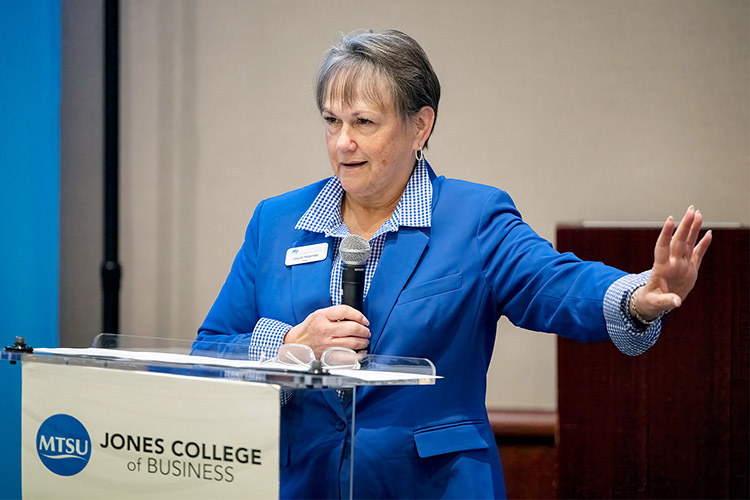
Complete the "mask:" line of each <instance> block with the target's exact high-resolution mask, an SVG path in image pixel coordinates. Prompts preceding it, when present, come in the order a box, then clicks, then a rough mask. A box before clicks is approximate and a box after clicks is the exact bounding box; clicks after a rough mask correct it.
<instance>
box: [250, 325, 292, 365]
mask: <svg viewBox="0 0 750 500" xmlns="http://www.w3.org/2000/svg"><path fill="white" fill-rule="evenodd" d="M291 329H292V325H288V324H286V323H284V322H283V321H278V320H275V319H270V318H260V319H259V320H258V322H257V323H256V324H255V328H253V335H252V337H250V345H249V346H248V350H247V354H248V358H249V359H250V360H252V361H264V360H266V359H271V358H275V357H276V354H277V353H278V352H279V347H281V344H282V343H283V342H284V335H286V332H288V331H289V330H291Z"/></svg>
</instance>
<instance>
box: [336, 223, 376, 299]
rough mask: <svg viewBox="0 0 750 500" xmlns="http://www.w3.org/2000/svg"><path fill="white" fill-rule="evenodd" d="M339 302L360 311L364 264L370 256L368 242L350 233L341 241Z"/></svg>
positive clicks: (363, 290) (363, 285)
mask: <svg viewBox="0 0 750 500" xmlns="http://www.w3.org/2000/svg"><path fill="white" fill-rule="evenodd" d="M339 252H341V263H342V265H341V303H342V304H345V305H347V306H351V307H353V308H354V309H356V310H357V311H359V312H363V311H362V305H363V302H364V294H365V264H367V259H369V258H370V243H369V242H368V241H367V240H366V239H364V238H363V237H361V236H357V235H356V234H350V235H349V236H347V237H346V238H344V239H343V241H342V242H341V246H340V247H339Z"/></svg>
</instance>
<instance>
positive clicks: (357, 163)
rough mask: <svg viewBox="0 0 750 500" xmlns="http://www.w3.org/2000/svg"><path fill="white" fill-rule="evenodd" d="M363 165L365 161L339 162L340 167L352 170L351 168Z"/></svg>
mask: <svg viewBox="0 0 750 500" xmlns="http://www.w3.org/2000/svg"><path fill="white" fill-rule="evenodd" d="M365 163H367V162H366V161H348V162H341V166H342V167H349V168H353V167H361V166H362V165H364V164H365Z"/></svg>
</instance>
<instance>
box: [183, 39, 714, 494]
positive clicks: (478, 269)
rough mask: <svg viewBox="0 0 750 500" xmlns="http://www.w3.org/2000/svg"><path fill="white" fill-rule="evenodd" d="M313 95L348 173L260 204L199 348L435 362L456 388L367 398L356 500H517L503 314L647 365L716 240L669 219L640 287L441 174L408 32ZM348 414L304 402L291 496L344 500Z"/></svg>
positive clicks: (434, 90)
mask: <svg viewBox="0 0 750 500" xmlns="http://www.w3.org/2000/svg"><path fill="white" fill-rule="evenodd" d="M316 98H317V103H318V107H319V109H320V112H321V116H322V118H323V120H324V122H325V126H326V143H327V146H328V155H329V159H330V162H331V167H332V169H333V173H334V176H333V177H331V178H330V179H327V180H324V181H321V182H318V183H316V184H313V185H311V186H307V187H304V188H302V189H299V190H297V191H293V192H290V193H287V194H285V195H282V196H279V197H276V198H272V199H269V200H265V201H263V202H261V203H260V204H259V205H258V207H257V208H256V210H255V213H254V215H253V217H252V220H251V221H250V224H249V226H248V229H247V233H246V238H245V242H244V245H243V247H242V249H241V250H240V252H239V254H238V256H237V258H236V259H235V262H234V265H233V267H232V271H231V272H230V274H229V277H228V278H227V282H226V283H225V285H224V287H223V288H222V290H221V293H220V295H219V297H218V298H217V300H216V303H215V304H214V306H213V307H212V309H211V311H210V312H209V314H208V317H207V318H206V321H205V322H204V324H203V325H202V327H201V329H200V331H199V335H198V339H199V340H206V341H217V342H230V343H235V344H238V345H240V346H249V347H250V350H251V352H255V353H256V354H263V355H266V356H268V355H274V353H275V352H276V351H277V350H278V348H279V346H280V345H281V344H282V343H301V344H306V345H308V346H310V347H312V349H313V350H314V351H315V353H316V355H317V356H319V355H320V354H321V352H322V351H323V350H325V349H326V348H328V347H332V346H341V347H348V348H350V349H354V350H358V351H363V350H366V351H367V352H369V353H374V354H384V355H398V356H412V357H425V358H428V359H430V360H432V361H433V362H434V363H435V366H436V368H437V372H438V374H439V375H442V376H443V377H444V379H442V380H440V381H438V382H437V383H436V384H435V385H434V386H407V387H398V388H365V389H364V390H361V391H358V394H357V401H356V405H357V406H356V407H357V426H356V432H357V434H356V454H355V455H356V461H355V490H354V491H355V496H359V497H373V498H380V497H409V498H420V497H424V498H437V497H460V498H480V497H503V496H504V495H505V490H504V486H503V479H502V472H501V468H500V461H499V457H498V454H497V448H496V446H495V441H494V437H493V435H492V432H491V429H490V426H489V423H488V420H487V414H486V410H485V389H486V386H485V380H486V371H487V367H488V365H489V362H490V356H491V353H492V349H493V345H494V338H495V331H496V323H497V321H498V319H499V317H500V316H501V315H505V316H507V317H508V318H509V319H510V320H511V321H512V322H513V323H514V324H516V325H519V326H521V327H524V328H527V329H532V330H537V331H543V332H554V333H557V334H560V335H564V336H567V337H571V338H575V339H578V340H586V341H593V340H605V339H607V338H611V339H612V341H613V342H614V343H615V344H616V345H617V346H618V348H620V350H622V351H623V352H625V353H627V354H631V355H635V354H640V353H642V352H644V351H645V350H646V349H648V348H649V347H650V346H651V345H652V344H653V343H654V342H655V341H656V339H657V337H658V335H659V331H660V318H661V316H662V315H663V314H664V313H665V312H668V311H670V310H672V309H674V308H676V307H679V306H680V305H681V303H682V301H683V300H684V298H685V297H686V296H687V294H688V293H689V292H690V290H691V289H692V287H693V285H694V283H695V280H696V278H697V272H698V268H699V266H700V262H701V259H702V257H703V255H704V253H705V252H706V250H707V248H708V246H709V244H710V241H711V234H710V232H709V233H707V234H706V235H705V236H704V237H703V239H701V241H700V242H699V243H698V244H697V245H696V241H697V237H698V232H699V230H700V226H701V220H702V218H701V215H700V213H699V212H696V211H695V210H694V209H693V208H692V207H690V208H689V209H688V210H687V212H686V213H685V216H684V217H683V220H682V222H681V223H680V225H679V228H678V230H677V231H676V232H675V234H674V236H672V232H673V229H674V221H673V220H672V219H671V218H669V219H667V221H666V223H665V224H664V228H663V230H662V232H661V235H660V237H659V239H658V241H657V244H656V249H655V262H654V266H653V268H652V270H651V271H650V272H648V273H644V274H642V275H627V274H625V273H624V272H622V271H619V270H617V269H614V268H610V267H607V266H605V265H603V264H601V263H594V262H582V261H580V260H579V259H577V258H576V257H575V256H574V255H571V254H559V253H557V252H556V251H554V250H553V249H552V247H551V245H550V244H549V243H548V242H547V241H545V240H543V239H542V238H540V237H539V236H538V235H536V234H535V233H534V232H533V231H532V230H531V228H529V227H528V226H527V225H526V224H525V223H524V222H523V221H522V219H521V216H520V214H519V213H518V211H517V210H516V208H515V206H514V205H513V202H512V200H511V199H510V197H509V196H508V195H507V194H506V193H505V192H503V191H500V190H498V189H496V188H493V187H489V186H481V185H477V184H472V183H468V182H463V181H458V180H453V179H445V178H443V177H438V176H437V175H436V174H435V173H434V171H433V170H432V168H431V167H430V165H429V164H428V163H427V161H426V160H425V159H424V155H423V152H422V151H423V148H425V147H426V145H427V142H428V139H429V137H430V134H431V132H432V130H433V127H434V125H435V120H436V117H437V110H438V101H439V98H440V85H439V82H438V79H437V76H436V75H435V73H434V71H433V70H432V67H431V65H430V63H429V61H428V59H427V56H426V55H425V53H424V51H423V50H422V48H421V47H420V46H419V45H418V44H417V43H416V42H415V41H414V40H413V39H411V38H410V37H408V36H407V35H405V34H403V33H400V32H398V31H384V32H378V33H373V32H367V33H355V34H351V35H347V36H344V37H343V38H342V39H341V41H340V42H339V43H338V44H337V45H336V46H334V47H333V48H332V49H331V50H330V51H329V53H328V54H327V56H326V59H325V60H324V62H323V64H322V66H321V69H320V71H319V74H318V78H317V84H316ZM349 234H357V235H360V236H362V237H364V238H366V239H367V240H369V242H370V246H371V248H372V252H371V255H370V258H369V260H368V263H367V270H366V283H365V296H366V299H365V305H364V310H363V312H359V311H357V310H355V309H352V308H350V307H348V306H344V305H340V297H341V257H340V255H339V251H338V246H339V244H340V242H341V239H342V238H343V237H345V236H347V235H349ZM311 245H320V246H318V247H313V248H316V249H318V250H317V251H318V254H317V255H316V256H315V257H314V259H317V260H314V261H312V262H307V263H304V264H298V265H286V264H285V259H284V256H285V255H286V253H287V250H289V249H294V248H301V247H309V246H311ZM342 320H348V321H342ZM343 404H346V403H343V402H342V401H341V400H340V399H338V398H336V397H335V395H333V396H332V395H331V394H326V393H324V392H315V393H308V394H306V395H305V396H304V397H300V398H295V399H293V400H292V402H291V403H290V405H297V407H298V408H302V407H304V410H305V416H304V418H303V419H302V420H301V421H297V422H294V423H293V424H290V423H286V424H285V425H287V427H286V429H287V431H289V432H291V433H292V439H290V441H289V442H287V443H284V445H283V446H282V450H281V457H282V458H281V461H282V468H281V477H282V481H281V495H282V496H286V497H331V496H338V495H339V493H340V492H346V491H348V484H347V481H348V475H347V474H345V473H343V472H342V473H340V471H345V470H346V468H347V467H348V457H347V454H346V451H345V450H346V447H345V443H346V438H345V437H344V436H345V435H346V434H347V433H346V432H344V431H345V430H346V429H347V428H348V426H349V425H350V422H346V421H345V418H343V417H342V416H343V415H344V413H343V412H342V408H341V406H342V405H343ZM312 436H314V439H312ZM304 437H306V438H307V439H305V438H304Z"/></svg>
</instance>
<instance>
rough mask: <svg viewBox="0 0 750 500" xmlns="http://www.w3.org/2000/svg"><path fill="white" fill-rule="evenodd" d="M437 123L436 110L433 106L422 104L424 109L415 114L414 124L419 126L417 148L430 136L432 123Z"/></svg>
mask: <svg viewBox="0 0 750 500" xmlns="http://www.w3.org/2000/svg"><path fill="white" fill-rule="evenodd" d="M434 123H435V110H434V109H432V107H431V106H422V109H420V110H419V111H417V114H416V115H414V124H415V125H416V127H417V136H416V138H415V139H416V144H415V149H418V148H421V147H422V146H424V144H425V143H426V142H427V139H429V138H430V134H431V133H432V125H433V124H434Z"/></svg>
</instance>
